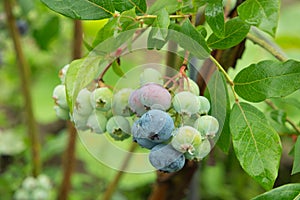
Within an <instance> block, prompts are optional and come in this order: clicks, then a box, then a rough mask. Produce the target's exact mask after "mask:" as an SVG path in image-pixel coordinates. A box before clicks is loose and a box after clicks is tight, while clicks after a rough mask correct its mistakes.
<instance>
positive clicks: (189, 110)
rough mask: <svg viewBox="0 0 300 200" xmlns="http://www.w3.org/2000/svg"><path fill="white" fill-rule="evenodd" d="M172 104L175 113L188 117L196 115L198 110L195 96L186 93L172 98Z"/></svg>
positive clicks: (198, 106) (180, 93)
mask: <svg viewBox="0 0 300 200" xmlns="http://www.w3.org/2000/svg"><path fill="white" fill-rule="evenodd" d="M172 103H173V107H174V109H175V110H176V112H178V113H179V114H186V115H188V116H191V115H192V114H196V113H197V112H198V111H199V109H200V105H199V102H198V99H197V96H196V95H195V94H193V93H191V92H187V91H183V92H179V93H177V94H176V95H175V96H174V98H173V101H172Z"/></svg>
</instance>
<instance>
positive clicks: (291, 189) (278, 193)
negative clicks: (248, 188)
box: [252, 183, 300, 200]
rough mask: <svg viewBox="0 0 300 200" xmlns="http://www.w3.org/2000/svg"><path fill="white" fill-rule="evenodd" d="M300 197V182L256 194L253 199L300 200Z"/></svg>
mask: <svg viewBox="0 0 300 200" xmlns="http://www.w3.org/2000/svg"><path fill="white" fill-rule="evenodd" d="M299 198H300V183H290V184H286V185H283V186H280V187H278V188H275V189H273V190H270V191H268V192H265V193H263V194H261V195H259V196H256V197H254V198H253V199H252V200H270V199H272V200H283V199H291V200H292V199H293V200H299Z"/></svg>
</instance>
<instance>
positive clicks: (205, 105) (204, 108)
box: [197, 96, 210, 114]
mask: <svg viewBox="0 0 300 200" xmlns="http://www.w3.org/2000/svg"><path fill="white" fill-rule="evenodd" d="M197 98H198V101H199V104H200V109H199V113H200V114H207V113H208V112H209V110H210V103H209V101H208V99H207V98H206V97H204V96H198V97H197Z"/></svg>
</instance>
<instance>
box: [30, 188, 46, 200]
mask: <svg viewBox="0 0 300 200" xmlns="http://www.w3.org/2000/svg"><path fill="white" fill-rule="evenodd" d="M47 199H49V193H48V191H47V190H44V189H42V188H36V189H35V190H34V191H33V192H32V200H47Z"/></svg>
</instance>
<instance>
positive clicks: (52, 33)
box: [33, 16, 59, 50]
mask: <svg viewBox="0 0 300 200" xmlns="http://www.w3.org/2000/svg"><path fill="white" fill-rule="evenodd" d="M58 30H59V18H58V17H57V16H52V17H49V18H47V20H46V21H45V22H44V24H43V26H42V27H39V28H38V29H35V30H34V31H33V37H34V39H35V41H36V43H37V44H38V46H39V47H40V48H41V49H43V50H47V49H48V46H49V45H50V42H51V41H52V40H53V39H54V38H55V37H56V36H57V35H58Z"/></svg>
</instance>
